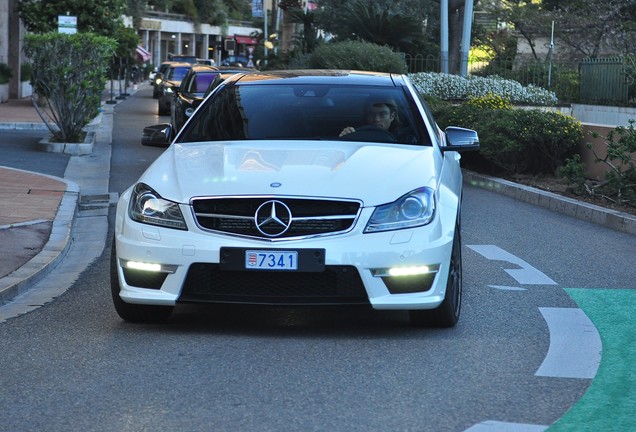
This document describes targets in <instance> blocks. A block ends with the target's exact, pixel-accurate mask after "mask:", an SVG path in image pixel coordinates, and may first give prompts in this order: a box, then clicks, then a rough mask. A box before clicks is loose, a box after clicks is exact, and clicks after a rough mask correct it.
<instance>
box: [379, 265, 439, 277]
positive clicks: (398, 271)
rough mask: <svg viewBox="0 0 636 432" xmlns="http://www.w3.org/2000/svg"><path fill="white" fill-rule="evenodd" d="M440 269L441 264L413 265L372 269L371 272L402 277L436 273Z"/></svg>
mask: <svg viewBox="0 0 636 432" xmlns="http://www.w3.org/2000/svg"><path fill="white" fill-rule="evenodd" d="M438 270H439V265H432V266H427V265H423V266H411V267H391V268H385V269H374V270H371V274H373V276H375V277H387V276H391V277H401V276H417V275H426V274H434V273H437V271H438Z"/></svg>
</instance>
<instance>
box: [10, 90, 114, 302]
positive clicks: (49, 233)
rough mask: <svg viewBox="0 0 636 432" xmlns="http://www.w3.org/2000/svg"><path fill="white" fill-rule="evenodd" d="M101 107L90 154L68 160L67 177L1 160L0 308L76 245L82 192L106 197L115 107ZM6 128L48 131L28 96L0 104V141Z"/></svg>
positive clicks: (39, 277) (51, 267)
mask: <svg viewBox="0 0 636 432" xmlns="http://www.w3.org/2000/svg"><path fill="white" fill-rule="evenodd" d="M102 109H103V111H104V113H103V115H100V116H98V121H97V124H95V125H94V126H93V127H94V129H95V131H96V137H97V138H96V142H95V149H94V150H93V153H92V154H91V155H90V156H89V157H82V156H71V157H70V158H69V159H68V163H67V164H66V169H65V173H64V177H65V178H60V177H53V176H50V175H46V174H42V173H36V172H31V171H25V170H19V169H14V168H10V167H6V166H2V158H1V157H0V306H2V305H3V304H6V303H8V302H9V301H11V300H13V299H14V298H15V297H16V296H18V295H19V294H21V293H23V292H25V291H27V290H28V289H29V288H30V287H31V286H33V285H35V284H36V283H38V282H39V281H40V280H42V279H43V278H44V277H45V276H47V275H48V274H49V272H50V271H51V270H52V269H54V268H56V267H57V266H58V264H60V262H61V261H62V260H63V259H64V258H65V256H66V255H67V252H68V250H69V248H70V246H71V243H73V242H74V241H77V238H76V237H77V234H76V235H74V230H75V229H76V225H77V218H78V214H79V213H78V211H79V207H80V201H81V200H80V189H81V191H82V194H84V195H86V194H100V195H101V194H108V177H109V170H110V144H111V140H112V138H111V137H112V113H113V109H114V105H108V104H102ZM10 130H14V131H15V130H37V131H44V132H43V133H44V134H47V133H48V132H47V127H46V125H45V124H44V122H43V121H42V119H41V118H40V116H39V115H38V113H37V111H36V109H35V108H34V107H33V104H32V101H31V98H30V97H28V98H24V99H20V100H15V99H13V100H10V101H8V102H7V103H3V104H0V140H4V139H8V137H9V136H11V134H10V133H9V132H8V131H10ZM6 143H7V142H5V144H6ZM105 206H106V208H105V210H104V213H105V214H107V206H108V202H106V204H105Z"/></svg>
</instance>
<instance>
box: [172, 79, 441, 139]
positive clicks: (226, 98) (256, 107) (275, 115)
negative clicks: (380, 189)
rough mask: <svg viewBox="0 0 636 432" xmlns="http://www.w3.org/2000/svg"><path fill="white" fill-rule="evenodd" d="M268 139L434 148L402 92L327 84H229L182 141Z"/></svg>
mask: <svg viewBox="0 0 636 432" xmlns="http://www.w3.org/2000/svg"><path fill="white" fill-rule="evenodd" d="M381 120H383V121H384V123H382V122H381ZM349 128H350V129H349ZM345 130H348V131H349V132H352V131H355V133H348V132H345ZM267 139H279V140H280V139H283V140H285V139H339V140H348V141H369V142H397V143H406V144H420V145H422V144H424V145H428V144H430V138H429V136H428V134H427V133H426V129H425V126H424V123H423V120H422V118H421V116H420V114H419V111H418V110H417V108H415V105H414V104H413V101H411V100H410V99H409V98H407V95H406V93H405V92H404V90H403V89H402V88H388V87H371V86H356V85H324V84H321V85H299V84H290V85H288V84H277V85H272V84H250V85H227V86H223V87H222V88H221V89H219V91H217V92H216V93H215V94H214V95H212V96H211V97H210V98H209V99H208V100H207V101H206V104H205V105H204V106H203V107H201V108H200V109H199V111H198V112H197V114H196V115H195V118H193V119H192V120H191V121H190V122H189V123H188V126H187V128H186V129H184V131H183V132H182V133H181V134H180V135H179V137H178V139H177V142H182V143H183V142H197V141H226V140H267Z"/></svg>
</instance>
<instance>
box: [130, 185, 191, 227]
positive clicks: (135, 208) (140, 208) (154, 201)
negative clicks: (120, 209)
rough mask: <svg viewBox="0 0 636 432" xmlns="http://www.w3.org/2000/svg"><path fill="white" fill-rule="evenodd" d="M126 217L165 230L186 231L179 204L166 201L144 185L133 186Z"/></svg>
mask: <svg viewBox="0 0 636 432" xmlns="http://www.w3.org/2000/svg"><path fill="white" fill-rule="evenodd" d="M128 216H130V218H131V219H132V220H134V221H137V222H141V223H145V224H150V225H159V226H162V227H166V228H174V229H180V230H187V229H188V227H187V226H186V224H185V221H184V220H183V215H182V214H181V209H180V208H179V204H177V203H176V202H173V201H168V200H165V199H163V198H161V196H159V194H158V193H157V192H155V191H154V190H153V189H152V188H151V187H150V186H148V185H146V184H144V183H138V184H137V185H135V187H134V188H133V191H132V195H131V197H130V207H129V208H128Z"/></svg>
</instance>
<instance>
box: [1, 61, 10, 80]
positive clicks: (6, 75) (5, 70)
mask: <svg viewBox="0 0 636 432" xmlns="http://www.w3.org/2000/svg"><path fill="white" fill-rule="evenodd" d="M12 76H13V73H12V72H11V68H9V65H7V64H6V63H0V84H6V83H8V82H9V80H10V79H11V77H12Z"/></svg>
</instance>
